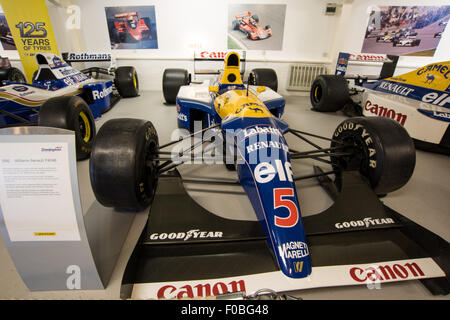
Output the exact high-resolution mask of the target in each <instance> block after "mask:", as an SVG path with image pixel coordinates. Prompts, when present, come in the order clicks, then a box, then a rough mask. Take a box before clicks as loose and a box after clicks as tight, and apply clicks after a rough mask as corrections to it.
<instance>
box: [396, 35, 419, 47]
mask: <svg viewBox="0 0 450 320" xmlns="http://www.w3.org/2000/svg"><path fill="white" fill-rule="evenodd" d="M420 41H421V40H420V39H416V37H415V36H414V37H406V38H398V39H397V38H396V39H394V40H392V46H393V47H416V46H418V45H420Z"/></svg>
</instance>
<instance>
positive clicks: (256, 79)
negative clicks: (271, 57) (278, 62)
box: [251, 68, 278, 92]
mask: <svg viewBox="0 0 450 320" xmlns="http://www.w3.org/2000/svg"><path fill="white" fill-rule="evenodd" d="M251 73H252V74H253V83H252V84H254V85H257V86H266V87H269V88H270V89H272V90H273V91H275V92H276V91H277V90H278V77H277V73H276V72H275V70H273V69H268V68H258V69H253V70H252V71H251Z"/></svg>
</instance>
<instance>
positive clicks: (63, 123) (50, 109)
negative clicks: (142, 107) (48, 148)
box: [0, 53, 139, 160]
mask: <svg viewBox="0 0 450 320" xmlns="http://www.w3.org/2000/svg"><path fill="white" fill-rule="evenodd" d="M66 57H67V58H66V59H67V60H66V61H65V60H63V59H62V58H60V57H58V56H56V55H54V54H50V53H38V54H36V62H37V65H38V69H37V71H36V72H35V73H34V75H33V82H32V83H31V84H27V83H22V82H15V81H3V86H2V87H1V88H0V127H1V128H5V127H13V126H26V125H39V126H47V127H59V128H63V129H68V130H73V131H75V141H76V149H77V159H78V160H82V159H86V158H88V157H89V155H90V151H91V146H92V142H93V140H94V138H95V135H96V130H95V122H94V119H96V118H98V117H100V116H101V115H102V113H104V112H105V111H107V110H109V109H110V108H111V107H112V106H113V105H114V104H115V103H116V102H117V101H118V100H119V99H120V97H134V96H137V95H138V94H139V84H138V78H137V73H136V70H135V69H134V67H127V66H124V67H118V68H109V69H103V68H98V67H93V68H88V69H85V70H82V71H78V70H77V69H75V68H73V67H72V66H71V65H70V63H71V62H76V61H109V60H111V56H110V55H109V54H102V55H100V54H84V55H83V54H82V55H76V54H68V55H67V56H66ZM99 74H103V75H105V76H107V77H103V79H100V78H99V77H98V76H99ZM93 75H95V78H93V77H92V76H93Z"/></svg>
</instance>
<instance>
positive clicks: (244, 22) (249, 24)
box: [231, 11, 272, 40]
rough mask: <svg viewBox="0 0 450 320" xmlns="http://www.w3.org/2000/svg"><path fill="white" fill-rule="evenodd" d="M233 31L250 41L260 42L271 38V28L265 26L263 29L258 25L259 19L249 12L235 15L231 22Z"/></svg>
mask: <svg viewBox="0 0 450 320" xmlns="http://www.w3.org/2000/svg"><path fill="white" fill-rule="evenodd" d="M231 28H232V29H233V30H240V31H242V32H243V33H245V35H246V36H247V38H248V39H251V40H262V39H266V38H269V37H271V36H272V28H271V27H270V26H269V25H267V26H265V27H264V28H263V27H262V26H261V25H260V24H259V17H258V16H257V15H256V14H253V15H252V14H251V12H250V11H248V12H245V13H243V14H237V15H236V16H235V20H233V22H232V26H231Z"/></svg>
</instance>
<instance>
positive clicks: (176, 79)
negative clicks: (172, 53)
mask: <svg viewBox="0 0 450 320" xmlns="http://www.w3.org/2000/svg"><path fill="white" fill-rule="evenodd" d="M190 82H191V79H190V74H189V72H188V71H187V70H185V69H165V70H164V74H163V94H164V99H165V100H166V102H167V103H168V104H175V102H176V99H177V95H178V91H179V90H180V87H181V86H186V85H188V84H189V83H190Z"/></svg>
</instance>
